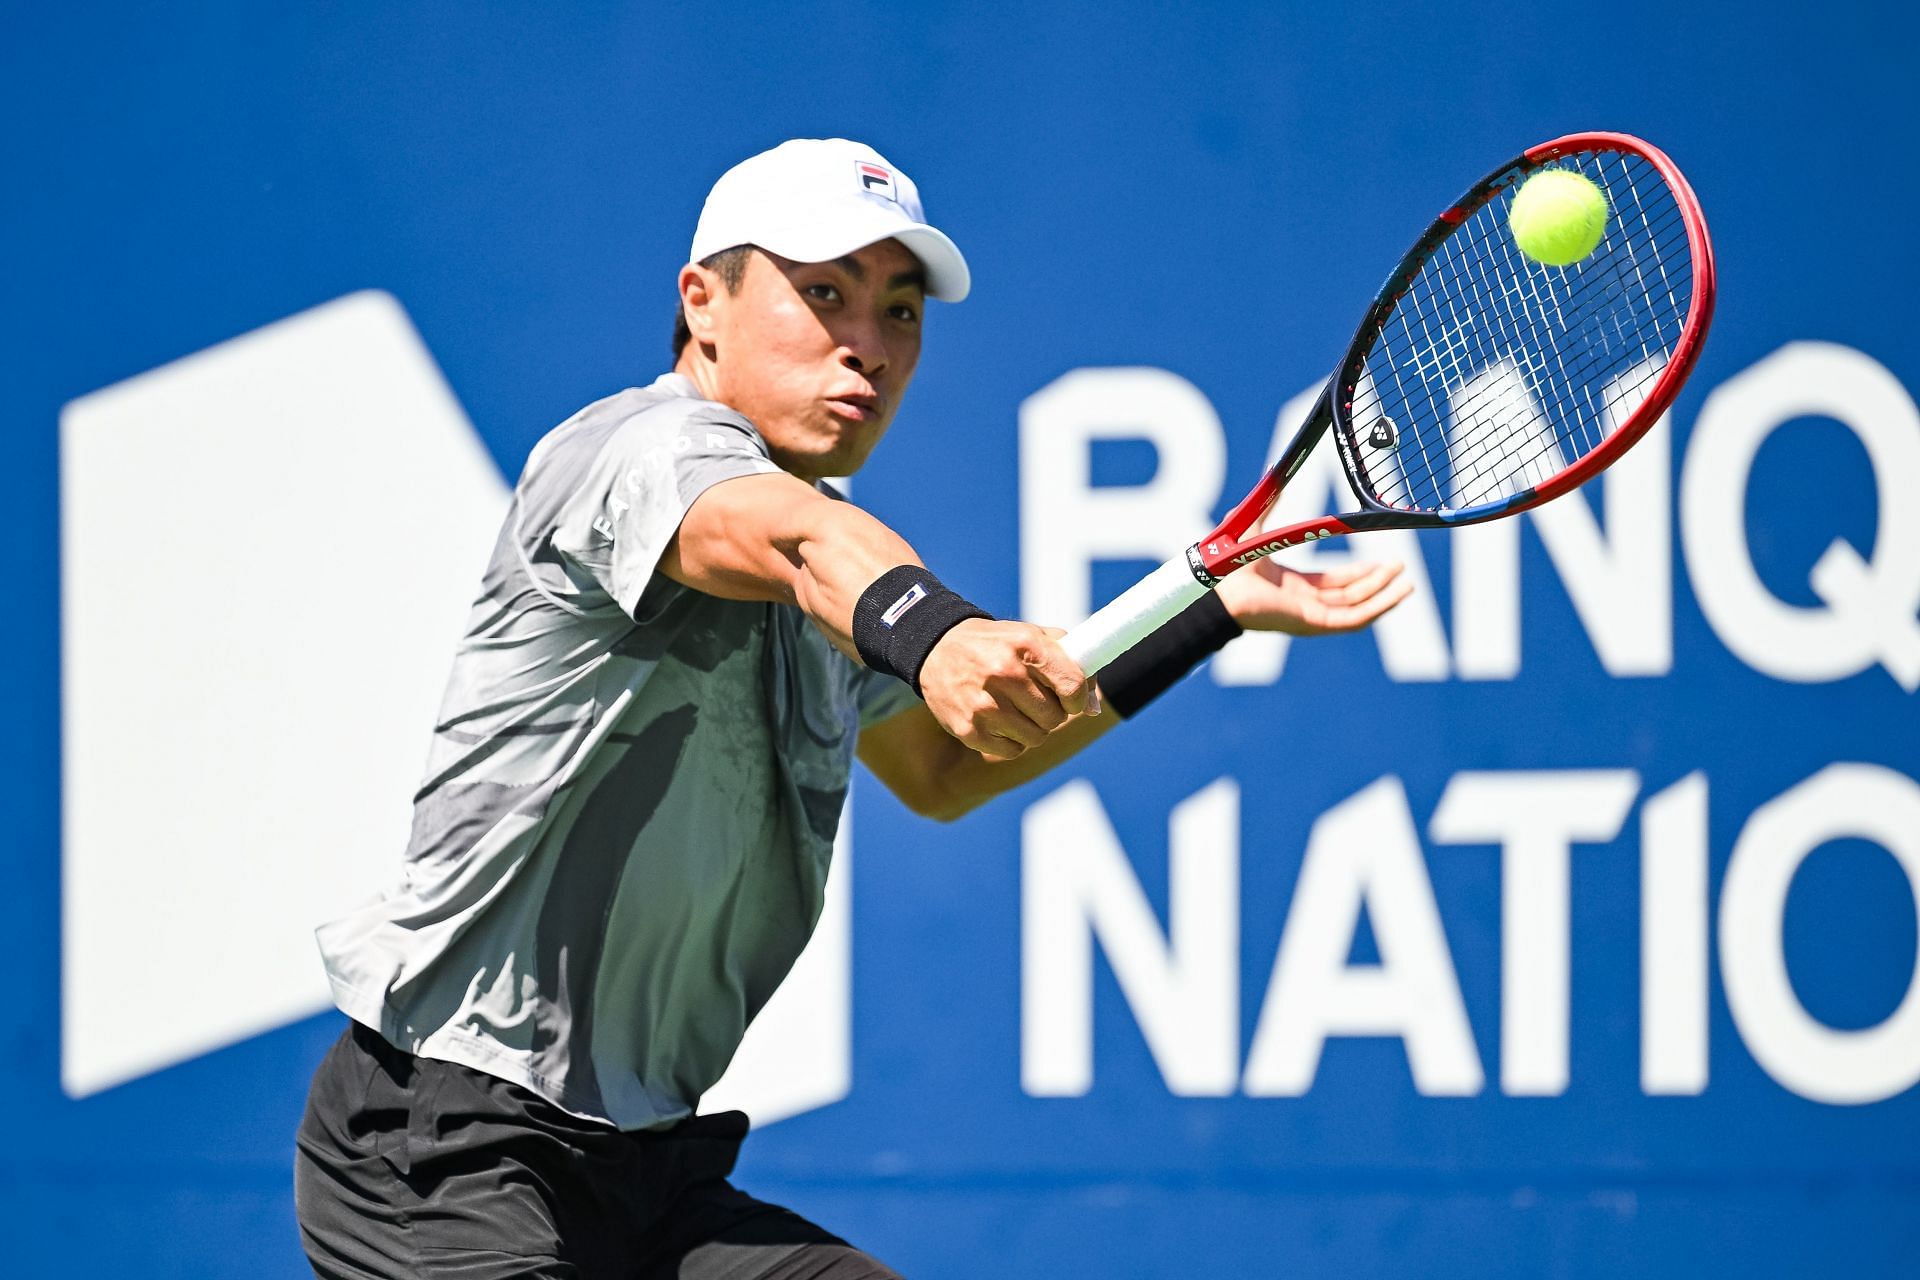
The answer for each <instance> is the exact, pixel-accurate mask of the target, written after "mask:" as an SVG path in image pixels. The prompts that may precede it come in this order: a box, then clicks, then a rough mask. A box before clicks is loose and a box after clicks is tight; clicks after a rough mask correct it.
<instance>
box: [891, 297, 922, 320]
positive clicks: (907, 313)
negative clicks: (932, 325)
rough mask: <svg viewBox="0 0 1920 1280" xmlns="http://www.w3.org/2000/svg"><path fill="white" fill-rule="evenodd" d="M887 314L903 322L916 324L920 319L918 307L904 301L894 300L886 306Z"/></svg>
mask: <svg viewBox="0 0 1920 1280" xmlns="http://www.w3.org/2000/svg"><path fill="white" fill-rule="evenodd" d="M887 314H888V315H890V316H892V317H893V318H894V319H895V320H899V321H901V322H902V323H904V324H918V323H919V321H920V310H919V308H917V307H914V306H912V305H910V304H908V303H905V302H896V303H895V304H894V305H892V306H891V307H888V308H887Z"/></svg>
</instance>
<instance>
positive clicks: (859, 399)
mask: <svg viewBox="0 0 1920 1280" xmlns="http://www.w3.org/2000/svg"><path fill="white" fill-rule="evenodd" d="M880 409H881V402H880V397H879V396H863V395H845V396H829V397H828V399H827V410H828V412H830V413H832V414H834V415H835V416H836V417H841V418H845V419H846V420H847V421H849V422H876V421H878V420H879V418H880Z"/></svg>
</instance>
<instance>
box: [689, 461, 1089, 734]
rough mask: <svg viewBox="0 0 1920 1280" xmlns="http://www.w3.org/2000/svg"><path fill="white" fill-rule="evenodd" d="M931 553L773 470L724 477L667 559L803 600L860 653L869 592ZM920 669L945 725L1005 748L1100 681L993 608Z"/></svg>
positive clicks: (773, 596)
mask: <svg viewBox="0 0 1920 1280" xmlns="http://www.w3.org/2000/svg"><path fill="white" fill-rule="evenodd" d="M920 564H921V561H920V557H919V556H918V555H916V554H915V553H914V550H913V548H912V547H911V546H909V545H907V542H906V539H904V538H902V537H901V536H900V535H899V534H897V533H895V532H894V531H893V530H891V529H889V528H888V527H887V526H886V525H884V524H882V523H880V521H878V520H876V519H874V518H873V517H872V516H870V515H868V514H867V513H866V512H864V511H861V510H860V509H859V508H858V507H855V506H853V505H851V504H849V503H845V502H835V501H833V500H832V499H831V498H828V497H826V496H825V495H823V494H821V493H820V492H819V491H817V490H816V489H814V488H813V487H812V486H811V485H808V484H806V483H804V482H803V481H801V480H798V479H796V478H794V477H792V476H789V475H771V474H768V475H749V476H739V477H736V478H734V479H731V480H725V481H722V482H720V483H718V484H715V485H712V486H711V487H709V488H708V489H706V490H705V491H704V492H702V493H701V494H700V496H699V497H697V498H695V499H694V501H693V503H692V505H691V506H690V507H689V508H688V509H687V512H686V514H685V516H683V517H682V518H681V521H680V526H679V529H678V532H677V533H676V534H675V535H674V537H673V539H672V541H670V542H669V543H668V544H667V548H666V551H665V553H664V554H663V555H662V557H661V560H660V570H661V572H663V573H665V574H666V575H667V576H668V577H669V578H671V579H673V580H674V581H675V582H678V583H680V584H682V585H684V586H688V587H691V588H693V589H694V590H696V591H702V592H705V593H707V594H708V595H715V596H722V597H725V598H727V599H731V600H775V601H780V602H782V603H787V604H793V605H797V606H799V608H800V609H801V611H802V612H804V613H805V614H806V615H807V617H808V618H810V619H811V620H812V621H813V623H814V625H816V626H818V627H819V628H820V629H821V631H822V632H823V633H825V635H826V636H827V638H828V639H829V640H830V641H832V642H833V644H834V645H835V646H836V647H838V648H839V649H840V650H841V651H842V652H843V653H845V654H847V655H848V656H849V657H853V658H856V659H859V658H860V650H859V646H858V645H857V643H856V639H855V610H856V608H857V607H858V606H859V604H860V601H861V598H862V596H863V595H864V594H866V592H867V590H868V588H870V587H872V586H873V585H874V584H875V583H876V581H878V580H879V579H880V578H881V577H882V576H883V575H885V574H887V573H888V572H889V571H891V570H896V569H898V568H900V567H901V566H903V565H911V566H918V565H920ZM915 607H921V608H925V607H927V606H924V605H919V606H915ZM917 675H918V681H919V689H920V693H921V696H922V698H924V699H925V701H926V705H927V708H928V711H929V713H930V715H931V717H932V719H933V721H934V723H935V725H936V726H937V727H938V728H940V729H942V730H943V731H944V732H945V733H946V734H948V735H951V738H953V739H957V742H956V744H955V745H956V746H959V747H960V748H961V749H962V750H965V751H967V752H968V754H974V753H980V754H984V755H989V756H993V757H996V758H1003V759H1004V758H1011V757H1014V756H1018V755H1019V754H1021V753H1022V752H1024V751H1026V750H1027V749H1029V748H1031V747H1034V746H1037V745H1039V744H1040V743H1041V742H1043V741H1045V740H1046V737H1047V735H1048V734H1049V733H1050V732H1052V731H1053V730H1055V729H1057V728H1059V727H1060V726H1061V725H1063V724H1065V723H1066V722H1067V721H1068V719H1069V718H1071V717H1073V716H1078V715H1080V714H1082V713H1083V712H1085V711H1087V710H1088V706H1087V699H1088V695H1089V694H1090V692H1091V690H1092V682H1091V681H1089V680H1088V679H1087V678H1086V677H1085V676H1084V675H1083V674H1082V673H1081V671H1080V668H1079V667H1078V666H1077V665H1076V664H1075V663H1074V662H1073V660H1072V659H1071V658H1069V657H1067V655H1066V654H1065V653H1064V652H1063V651H1062V650H1061V649H1060V646H1059V645H1058V644H1057V643H1055V641H1054V639H1053V637H1052V636H1051V635H1050V634H1049V633H1047V632H1046V631H1044V630H1042V629H1041V628H1039V627H1034V626H1029V625H1027V624H1026V623H1023V622H1001V621H996V620H992V619H986V618H971V619H968V620H966V621H962V622H960V623H958V624H957V625H954V626H953V627H952V628H951V629H950V630H947V631H945V632H944V633H943V634H941V635H940V637H939V638H938V639H937V640H936V641H935V642H934V643H933V647H932V648H931V649H930V650H928V651H927V652H926V653H925V655H924V660H923V662H922V664H921V665H920V666H919V667H918V669H917Z"/></svg>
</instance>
